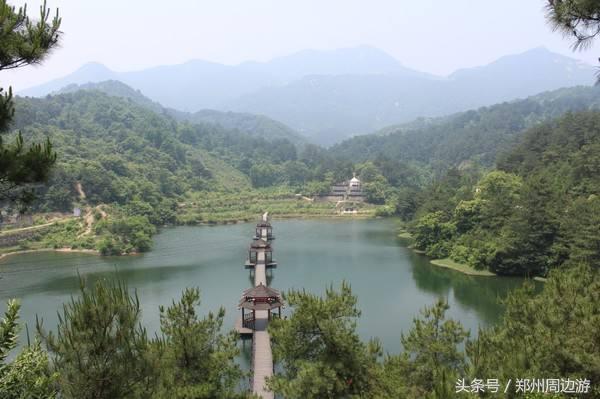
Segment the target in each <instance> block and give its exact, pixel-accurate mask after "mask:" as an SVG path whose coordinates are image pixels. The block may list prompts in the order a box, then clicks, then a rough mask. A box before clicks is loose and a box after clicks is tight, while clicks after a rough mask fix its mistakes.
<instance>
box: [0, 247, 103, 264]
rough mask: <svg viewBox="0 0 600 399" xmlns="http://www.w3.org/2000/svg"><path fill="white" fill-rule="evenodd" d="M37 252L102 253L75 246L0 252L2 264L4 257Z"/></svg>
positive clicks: (0, 262)
mask: <svg viewBox="0 0 600 399" xmlns="http://www.w3.org/2000/svg"><path fill="white" fill-rule="evenodd" d="M36 252H63V253H79V254H90V255H100V251H98V250H96V249H73V248H39V249H24V250H22V251H12V252H6V253H4V254H0V265H2V260H3V259H4V258H9V257H11V256H16V255H24V254H31V253H36Z"/></svg>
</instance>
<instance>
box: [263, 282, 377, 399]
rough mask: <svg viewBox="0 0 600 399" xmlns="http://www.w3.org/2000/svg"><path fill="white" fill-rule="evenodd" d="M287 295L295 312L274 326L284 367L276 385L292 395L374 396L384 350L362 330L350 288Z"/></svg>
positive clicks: (273, 385) (272, 382)
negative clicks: (358, 330)
mask: <svg viewBox="0 0 600 399" xmlns="http://www.w3.org/2000/svg"><path fill="white" fill-rule="evenodd" d="M285 299H286V301H287V303H288V304H289V306H290V307H292V308H293V309H294V313H293V314H292V315H291V316H290V317H289V318H287V319H279V320H274V321H273V322H271V325H270V326H269V332H270V333H271V338H272V343H273V355H274V357H275V360H276V361H277V362H278V363H279V364H281V366H282V368H283V371H282V372H281V373H277V374H276V375H275V376H274V377H272V378H271V379H270V380H269V381H268V385H269V387H270V389H272V390H273V391H274V392H275V393H276V394H279V395H282V396H283V397H285V398H289V399H294V398H306V399H308V398H350V397H361V398H369V397H374V392H375V391H374V388H375V386H376V384H377V380H378V379H377V376H378V375H379V365H378V363H377V358H378V357H379V355H380V354H381V348H380V345H379V343H378V342H375V341H372V342H369V343H368V344H365V343H363V342H362V341H361V340H360V338H359V336H358V334H357V333H356V318H357V317H359V316H360V311H359V310H358V309H357V307H356V303H357V298H356V296H354V295H352V291H351V289H350V286H349V285H347V284H345V283H344V284H342V287H341V289H340V291H336V290H334V289H333V287H330V288H328V289H327V290H326V292H325V297H319V296H316V295H314V294H310V293H307V292H305V291H290V292H289V293H287V295H285Z"/></svg>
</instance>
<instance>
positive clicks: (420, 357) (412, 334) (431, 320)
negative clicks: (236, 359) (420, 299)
mask: <svg viewBox="0 0 600 399" xmlns="http://www.w3.org/2000/svg"><path fill="white" fill-rule="evenodd" d="M599 284H600V274H599V271H598V270H597V269H592V268H591V267H589V266H586V265H576V266H571V267H567V268H564V269H562V270H553V271H552V272H551V273H550V276H549V278H548V280H547V283H546V284H545V286H544V288H543V290H542V292H541V293H539V294H535V292H534V289H533V285H532V284H531V283H529V282H527V283H525V284H524V286H523V287H522V288H520V289H518V290H516V291H514V292H513V293H511V294H510V295H509V297H508V298H507V299H506V300H505V304H506V313H505V315H504V317H503V318H502V320H501V322H500V323H499V324H498V325H496V326H495V327H491V328H487V329H481V330H480V331H479V332H478V334H477V337H475V338H472V339H470V338H469V336H470V333H469V332H468V331H465V329H464V328H463V327H462V325H461V324H460V323H459V322H456V321H454V320H452V319H448V318H447V317H446V312H447V311H448V305H447V303H446V302H445V301H444V300H442V299H440V300H439V301H438V302H437V303H436V304H434V305H433V306H432V307H427V308H425V309H423V311H422V314H421V317H418V318H415V319H414V322H413V327H412V328H411V330H410V331H408V332H407V333H406V334H402V336H401V341H402V344H403V347H404V352H403V353H401V354H399V355H386V356H382V354H381V352H380V351H379V350H378V349H377V348H378V346H377V345H376V342H370V343H363V342H360V340H359V338H358V336H357V335H356V328H355V327H356V320H357V318H358V317H359V315H360V311H359V310H358V309H357V308H356V297H355V296H353V295H352V293H351V290H350V289H349V287H348V286H346V285H342V287H341V290H340V291H339V292H338V291H335V290H333V289H332V288H329V289H328V290H327V292H326V294H325V296H324V297H322V298H320V297H317V296H315V295H312V294H309V293H306V292H303V291H302V292H298V291H292V292H290V293H288V295H287V298H288V302H289V305H290V306H291V307H292V309H293V311H294V312H293V314H292V316H291V317H289V318H287V319H284V320H276V321H274V322H273V323H272V324H271V326H270V327H269V328H270V332H271V334H272V337H273V349H274V354H275V356H276V358H277V359H278V361H280V362H281V363H282V366H283V372H282V373H279V374H277V375H276V376H275V377H273V378H272V379H271V381H270V386H271V388H272V389H273V390H274V391H275V392H276V393H278V394H281V395H283V396H285V397H286V398H303V397H306V398H319V397H331V398H342V397H363V398H392V397H393V398H396V397H402V398H409V399H410V398H454V397H456V395H457V394H456V393H455V384H456V381H457V379H459V378H460V379H465V380H466V381H467V384H469V383H470V381H472V380H473V379H476V378H480V379H481V378H482V379H484V380H485V379H486V378H498V379H499V381H500V383H504V384H506V382H508V380H509V379H512V381H513V382H514V381H516V379H517V378H556V376H560V377H561V378H565V379H566V378H571V379H577V378H582V379H584V378H587V379H589V380H590V381H591V386H592V387H593V390H594V391H593V393H591V396H590V397H595V396H594V395H598V394H599V393H600V391H599V390H598V387H597V386H596V385H595V382H597V381H599V379H600V369H598V364H599V363H598V362H599V361H600V349H599V348H598V346H597V345H596V344H595V342H597V337H598V334H600V325H598V322H597V321H598V316H599V315H600V305H599V304H600V302H599V301H598V299H600V298H599V293H600V285H599ZM565 298H573V300H572V301H571V300H569V301H565V300H564V299H565ZM540 309H544V311H543V312H542V311H540ZM574 315H577V316H576V317H575V316H574ZM495 396H497V397H502V398H512V397H524V395H523V394H521V396H520V395H519V394H518V393H517V394H515V389H514V386H512V387H511V389H509V392H508V393H506V394H503V393H502V391H500V393H498V394H496V395H495Z"/></svg>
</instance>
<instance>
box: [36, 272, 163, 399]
mask: <svg viewBox="0 0 600 399" xmlns="http://www.w3.org/2000/svg"><path fill="white" fill-rule="evenodd" d="M140 317H141V309H140V302H139V299H138V297H137V295H136V294H134V295H130V294H129V292H128V290H127V287H126V286H125V285H124V284H123V283H120V282H109V281H104V280H100V281H98V282H96V284H94V285H93V287H91V288H90V287H87V286H86V285H85V284H84V283H83V281H81V284H80V296H79V297H78V298H75V297H73V298H72V299H71V302H69V303H66V304H64V305H63V311H62V314H59V320H58V327H57V332H56V333H54V332H46V331H44V329H43V328H42V324H41V322H38V332H39V333H40V335H41V336H42V340H43V342H44V343H45V344H46V347H47V348H48V351H49V352H50V354H51V355H52V358H53V360H54V367H55V368H56V370H57V371H58V373H59V374H60V377H59V385H60V391H61V395H62V396H61V397H64V398H73V399H114V398H125V397H127V398H135V397H148V396H149V393H150V392H152V389H153V388H154V369H155V368H154V367H153V366H154V365H153V363H152V362H151V360H150V357H149V356H148V353H149V350H148V347H149V343H148V339H147V335H146V330H145V329H144V328H143V327H142V326H141V324H140Z"/></svg>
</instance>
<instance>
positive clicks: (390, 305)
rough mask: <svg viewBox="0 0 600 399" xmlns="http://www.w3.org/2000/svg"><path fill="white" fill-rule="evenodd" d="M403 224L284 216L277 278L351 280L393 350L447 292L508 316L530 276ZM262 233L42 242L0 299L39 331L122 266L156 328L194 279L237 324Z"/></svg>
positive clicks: (206, 231) (239, 228) (6, 268)
mask: <svg viewBox="0 0 600 399" xmlns="http://www.w3.org/2000/svg"><path fill="white" fill-rule="evenodd" d="M396 227H397V226H396V222H395V221H394V220H390V219H381V220H340V221H338V220H287V221H275V222H274V223H273V233H274V235H275V236H276V240H275V242H274V258H275V259H276V260H277V262H278V264H279V266H278V268H277V269H275V270H274V271H273V275H272V279H271V281H270V285H271V286H272V287H274V288H277V289H280V290H288V289H290V288H304V289H306V290H308V291H311V292H315V293H322V292H323V291H324V290H325V288H326V287H327V286H328V285H329V284H332V283H333V285H334V286H339V285H340V283H341V282H342V281H343V280H346V281H348V282H349V283H350V284H351V285H352V289H353V292H354V293H355V294H356V295H358V298H359V307H360V308H361V310H362V316H361V318H360V321H359V325H358V328H359V332H360V334H361V335H362V336H363V337H364V338H369V337H378V338H379V339H380V340H381V341H382V343H383V346H384V349H385V350H386V351H387V352H390V353H397V352H399V351H400V350H401V344H400V333H401V332H406V331H408V329H409V328H410V327H411V324H412V319H413V318H414V317H415V316H417V315H418V314H419V310H420V309H421V308H423V307H424V306H426V305H431V304H433V303H434V302H435V300H436V298H438V297H444V298H447V300H448V302H449V303H450V306H451V308H450V310H449V312H448V315H449V316H450V317H452V318H455V319H457V320H460V321H461V322H462V323H463V324H464V325H465V326H466V327H467V328H469V329H471V331H472V333H476V331H477V328H478V326H480V325H482V326H486V325H490V324H491V323H494V322H496V321H497V320H498V319H499V317H500V316H501V314H502V307H501V306H500V305H499V304H498V301H497V299H498V298H499V297H503V296H505V295H506V293H507V292H508V291H509V290H510V289H512V288H514V287H517V286H519V285H520V284H521V281H522V280H520V279H514V278H490V277H474V276H466V275H463V274H461V273H457V272H454V271H451V270H447V269H442V268H438V267H436V266H433V265H431V264H430V263H429V261H428V260H427V258H425V257H423V256H421V255H417V254H415V253H414V252H413V251H411V250H409V249H408V248H406V247H405V246H403V243H402V241H401V240H399V239H397V238H396ZM253 233H254V225H252V224H238V225H227V226H216V227H204V226H201V227H174V228H165V229H163V230H162V231H161V233H160V234H158V235H157V236H156V237H155V243H154V249H153V250H152V252H149V253H146V254H143V255H137V256H128V257H99V256H95V255H87V254H74V253H72V254H67V253H51V252H42V253H31V254H24V255H19V256H16V257H9V258H6V259H5V260H3V261H0V277H1V278H0V301H2V302H3V303H5V302H6V300H7V299H9V298H19V299H20V301H21V303H22V310H21V317H22V320H23V322H26V323H28V325H29V329H30V331H33V327H34V326H35V317H36V315H38V316H39V317H41V318H43V320H44V325H45V326H47V327H53V326H55V325H56V321H57V311H58V310H60V309H61V308H62V304H63V303H64V302H66V301H68V300H69V299H70V297H71V295H73V294H76V293H77V289H78V284H79V277H78V275H79V276H82V277H83V278H84V279H85V280H87V281H90V282H91V281H94V280H95V279H98V278H111V277H113V276H114V275H115V273H118V275H119V276H120V277H121V278H123V279H125V280H126V281H127V284H128V286H129V287H130V288H132V289H136V290H137V293H138V295H139V297H140V301H141V305H142V307H143V323H144V324H145V325H146V326H147V328H148V330H149V331H150V332H153V331H155V330H156V329H157V328H158V325H159V318H158V306H159V305H161V304H162V305H169V304H170V303H171V302H172V300H173V299H177V298H178V297H179V296H180V293H181V291H182V289H183V288H184V287H191V286H197V287H199V288H200V290H201V297H202V305H201V311H202V312H207V311H209V310H217V309H218V308H219V306H223V307H225V309H226V312H227V313H226V315H227V316H226V327H227V328H232V327H233V325H234V321H235V318H236V317H237V315H238V310H237V306H236V305H237V302H238V300H239V298H240V294H241V292H242V291H243V290H244V289H245V288H248V287H249V286H251V284H252V280H251V279H250V276H249V273H248V271H247V270H245V269H244V266H243V264H244V262H245V259H246V256H247V248H248V245H249V243H250V241H251V237H252V235H253ZM286 311H287V310H284V313H285V312H286ZM247 346H248V345H246V347H247ZM244 355H245V356H244V357H247V355H248V350H247V349H246V350H245V351H244ZM244 363H245V362H244Z"/></svg>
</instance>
